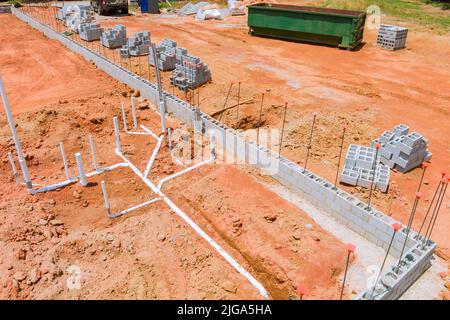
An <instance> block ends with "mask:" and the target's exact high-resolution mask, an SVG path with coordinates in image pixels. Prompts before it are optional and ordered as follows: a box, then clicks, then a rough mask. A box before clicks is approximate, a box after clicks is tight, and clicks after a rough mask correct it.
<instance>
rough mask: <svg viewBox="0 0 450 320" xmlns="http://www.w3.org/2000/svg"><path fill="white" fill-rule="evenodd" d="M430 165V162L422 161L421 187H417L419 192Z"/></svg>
mask: <svg viewBox="0 0 450 320" xmlns="http://www.w3.org/2000/svg"><path fill="white" fill-rule="evenodd" d="M429 165H430V164H429V163H428V162H424V163H422V175H421V176H420V181H419V187H418V188H417V192H419V191H420V188H422V182H423V178H424V176H425V171H426V170H427V168H428V166H429Z"/></svg>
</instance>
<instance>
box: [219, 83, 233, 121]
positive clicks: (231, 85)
mask: <svg viewBox="0 0 450 320" xmlns="http://www.w3.org/2000/svg"><path fill="white" fill-rule="evenodd" d="M233 83H234V82H233V81H231V83H230V88H229V89H228V93H227V96H226V98H225V102H224V104H223V108H222V112H221V113H220V115H219V121H220V120H221V119H222V114H223V113H224V112H225V107H226V106H227V102H228V97H229V96H230V92H231V88H233Z"/></svg>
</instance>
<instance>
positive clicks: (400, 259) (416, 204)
mask: <svg viewBox="0 0 450 320" xmlns="http://www.w3.org/2000/svg"><path fill="white" fill-rule="evenodd" d="M421 197H422V194H421V193H420V192H417V193H416V197H415V199H414V204H413V207H412V210H411V214H410V215H409V220H408V225H407V227H406V237H405V241H404V242H403V246H402V251H401V252H400V256H399V258H398V263H397V269H396V271H397V273H398V271H399V270H400V263H401V262H402V258H403V253H404V252H405V247H406V243H407V242H408V238H409V232H410V231H411V227H412V223H413V221H414V216H415V214H416V210H417V206H418V205H419V200H420V198H421Z"/></svg>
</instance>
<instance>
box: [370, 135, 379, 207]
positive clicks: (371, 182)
mask: <svg viewBox="0 0 450 320" xmlns="http://www.w3.org/2000/svg"><path fill="white" fill-rule="evenodd" d="M380 148H381V144H379V143H377V144H376V145H375V149H376V151H375V158H374V159H373V163H372V180H371V181H370V189H369V200H368V201H367V209H368V210H370V204H371V201H372V192H373V189H374V184H375V173H376V171H377V160H378V152H379V151H380Z"/></svg>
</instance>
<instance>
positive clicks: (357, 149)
mask: <svg viewBox="0 0 450 320" xmlns="http://www.w3.org/2000/svg"><path fill="white" fill-rule="evenodd" d="M375 156H376V149H374V148H370V147H364V146H358V145H354V144H351V145H350V146H349V148H348V151H347V155H346V158H345V164H344V168H343V169H342V172H341V174H340V181H341V182H342V183H346V184H349V185H353V186H360V187H364V188H370V187H371V186H372V185H373V187H374V188H378V189H380V190H381V191H382V192H386V191H387V189H388V187H389V177H390V170H389V167H388V166H386V165H383V164H380V158H381V157H380V155H378V157H377V159H375ZM374 170H375V171H374Z"/></svg>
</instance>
